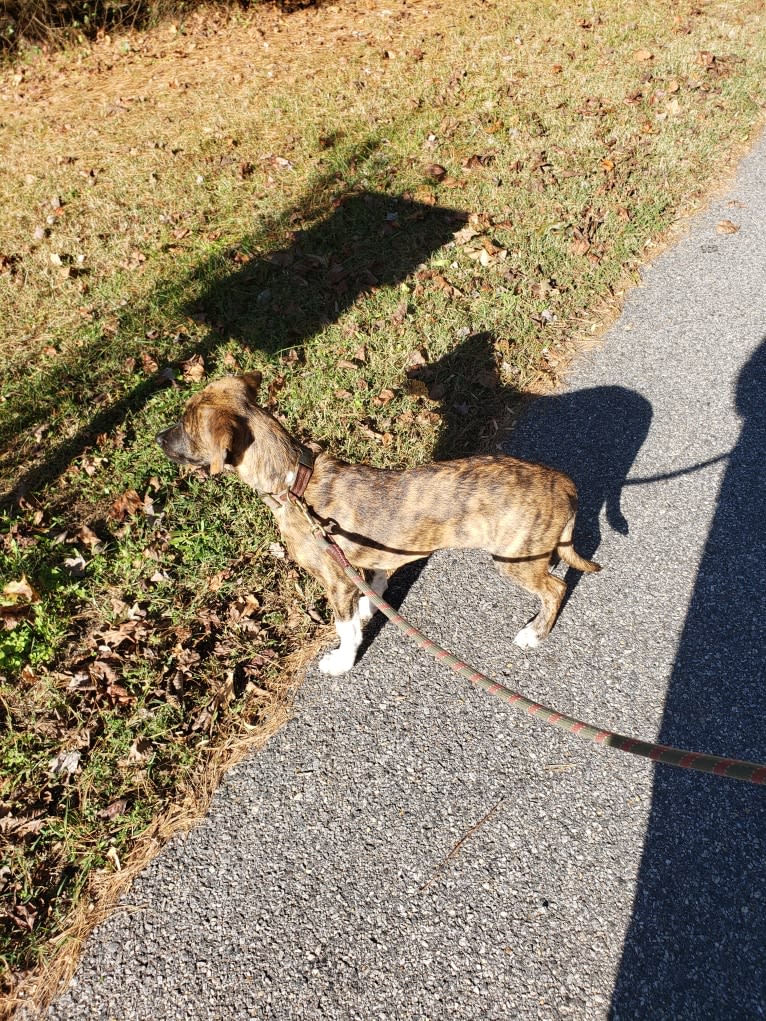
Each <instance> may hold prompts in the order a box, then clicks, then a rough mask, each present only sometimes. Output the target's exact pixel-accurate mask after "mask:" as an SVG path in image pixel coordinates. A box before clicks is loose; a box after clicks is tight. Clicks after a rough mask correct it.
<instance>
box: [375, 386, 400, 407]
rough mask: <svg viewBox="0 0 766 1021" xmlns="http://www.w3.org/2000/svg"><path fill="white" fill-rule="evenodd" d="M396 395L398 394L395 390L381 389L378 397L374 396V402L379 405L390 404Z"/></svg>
mask: <svg viewBox="0 0 766 1021" xmlns="http://www.w3.org/2000/svg"><path fill="white" fill-rule="evenodd" d="M395 396H396V394H395V393H394V391H393V390H389V389H385V390H381V391H380V393H379V394H378V396H377V397H373V398H372V403H373V404H377V405H378V406H380V405H383V404H388V402H389V401H392V400H393V399H394V397H395Z"/></svg>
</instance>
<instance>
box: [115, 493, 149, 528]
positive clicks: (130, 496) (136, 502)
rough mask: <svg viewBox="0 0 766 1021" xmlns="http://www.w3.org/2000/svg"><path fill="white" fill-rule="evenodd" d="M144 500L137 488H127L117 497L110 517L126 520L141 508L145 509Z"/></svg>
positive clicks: (116, 519)
mask: <svg viewBox="0 0 766 1021" xmlns="http://www.w3.org/2000/svg"><path fill="white" fill-rule="evenodd" d="M143 507H144V501H143V500H142V499H141V497H140V496H139V495H138V493H137V492H136V491H135V489H126V490H125V492H124V493H122V494H121V495H120V496H118V497H117V499H116V500H115V501H114V503H113V504H112V507H111V510H110V511H109V517H110V518H111V519H112V520H113V521H124V520H125V518H128V517H133V516H134V515H135V514H137V513H138V512H139V511H140V510H143Z"/></svg>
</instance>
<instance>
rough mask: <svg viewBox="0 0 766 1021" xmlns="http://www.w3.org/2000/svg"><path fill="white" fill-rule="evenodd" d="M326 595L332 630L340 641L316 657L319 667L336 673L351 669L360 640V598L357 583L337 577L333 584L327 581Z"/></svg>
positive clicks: (323, 670)
mask: <svg viewBox="0 0 766 1021" xmlns="http://www.w3.org/2000/svg"><path fill="white" fill-rule="evenodd" d="M327 596H328V599H329V601H330V605H331V606H332V608H333V611H334V613H335V630H336V631H337V632H338V638H340V645H339V646H338V648H337V649H333V650H332V652H327V653H325V655H324V656H322V658H321V659H320V660H319V669H320V670H321V671H322V673H323V674H332V675H333V676H335V677H337V676H338V675H339V674H345V673H346V672H347V671H349V670H350V669H351V667H352V666H353V665H354V663H355V661H356V654H357V651H358V649H359V646H360V645H361V644H362V616H361V613H360V610H361V606H360V603H361V600H360V599H359V593H358V592H357V590H356V586H354V585H353V584H351V583H350V582H349V581H348V580H347V579H345V578H342V579H341V578H339V579H337V580H335V581H334V584H331V585H329V586H328V592H327ZM366 602H369V600H366Z"/></svg>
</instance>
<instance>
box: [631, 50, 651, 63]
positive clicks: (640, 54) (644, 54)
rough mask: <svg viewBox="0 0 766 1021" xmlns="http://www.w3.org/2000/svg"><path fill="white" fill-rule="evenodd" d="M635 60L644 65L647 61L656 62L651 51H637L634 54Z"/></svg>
mask: <svg viewBox="0 0 766 1021" xmlns="http://www.w3.org/2000/svg"><path fill="white" fill-rule="evenodd" d="M633 59H634V60H635V61H638V63H642V62H644V61H646V60H654V54H653V53H652V51H651V50H636V52H635V53H634V54H633Z"/></svg>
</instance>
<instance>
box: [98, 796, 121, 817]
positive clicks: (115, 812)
mask: <svg viewBox="0 0 766 1021" xmlns="http://www.w3.org/2000/svg"><path fill="white" fill-rule="evenodd" d="M127 807H128V800H127V798H118V799H117V800H116V801H113V802H112V803H111V805H107V806H106V808H102V809H101V811H100V812H99V813H98V817H99V819H108V820H111V819H116V818H117V817H118V816H120V815H124V814H125V809H126V808H127Z"/></svg>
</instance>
